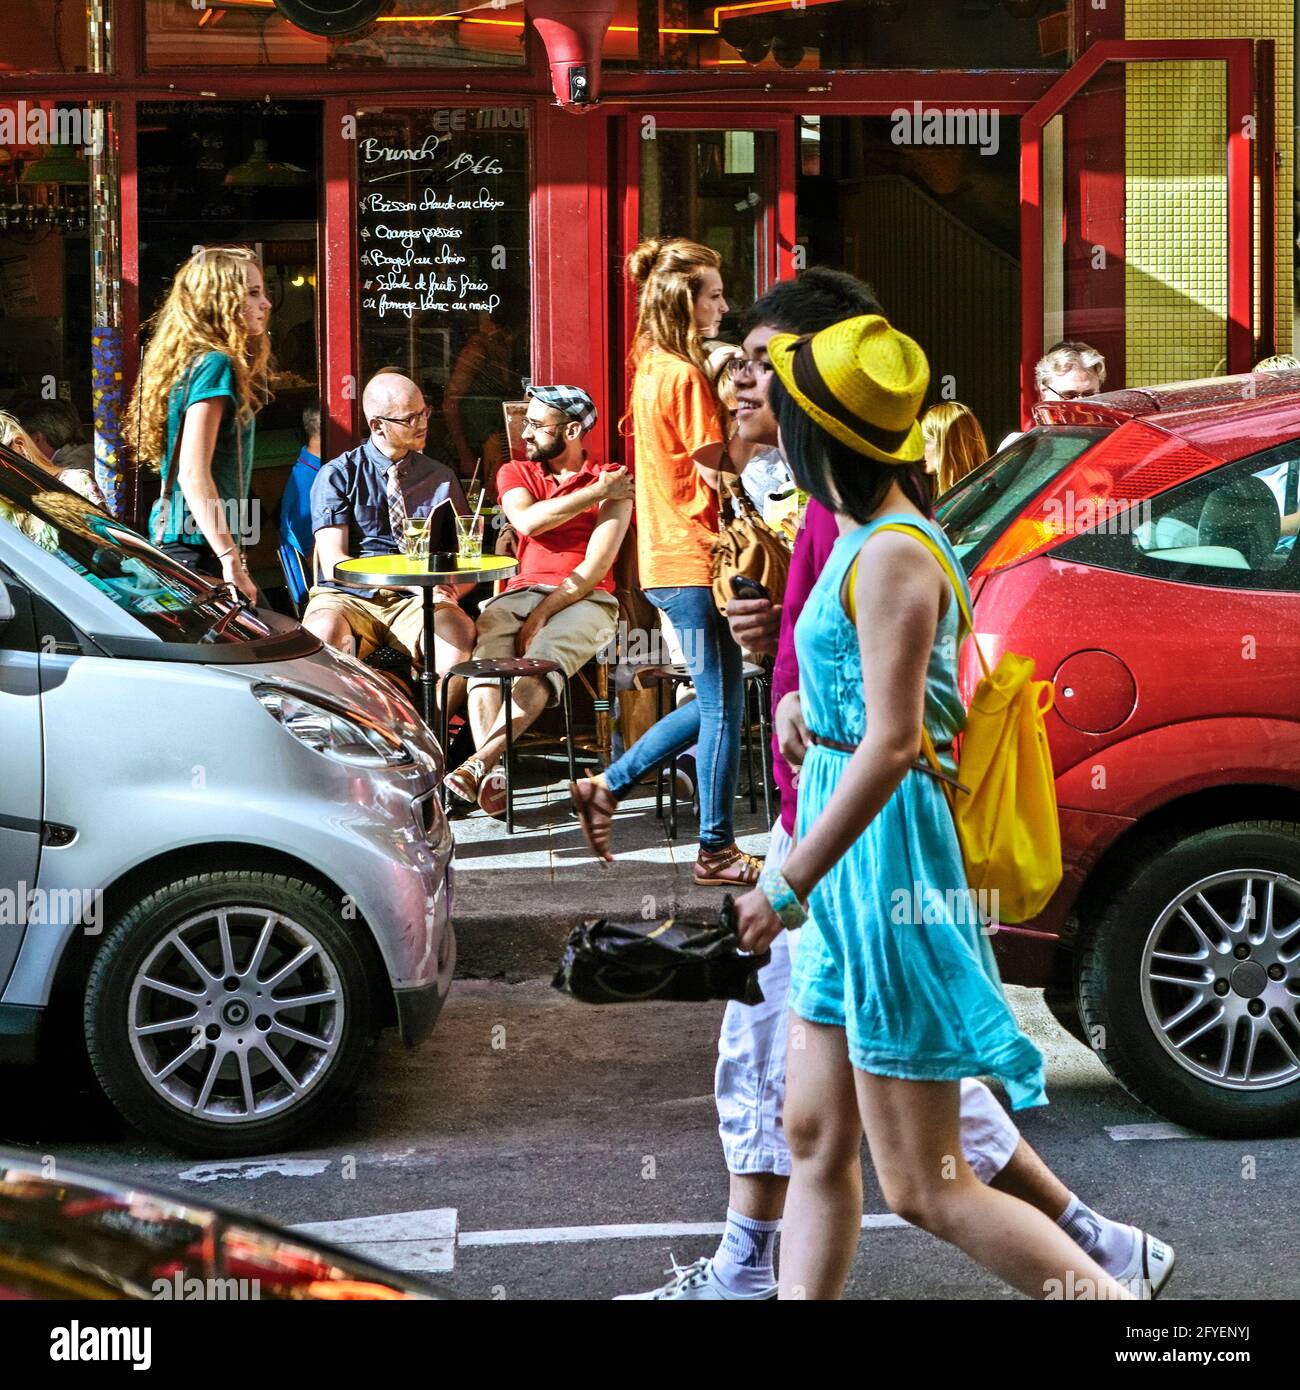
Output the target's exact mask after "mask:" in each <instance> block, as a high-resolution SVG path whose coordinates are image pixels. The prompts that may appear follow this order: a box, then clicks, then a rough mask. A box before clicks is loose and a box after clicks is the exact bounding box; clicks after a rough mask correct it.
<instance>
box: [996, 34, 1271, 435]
mask: <svg viewBox="0 0 1300 1390" xmlns="http://www.w3.org/2000/svg"><path fill="white" fill-rule="evenodd" d="M1207 59H1208V60H1219V61H1221V62H1223V63H1225V64H1226V67H1227V129H1226V130H1225V132H1224V138H1225V140H1226V141H1227V155H1228V158H1227V169H1228V371H1229V372H1242V371H1249V370H1250V367H1251V365H1252V362H1253V357H1252V353H1253V350H1254V346H1255V334H1254V324H1253V320H1254V218H1253V199H1252V188H1251V178H1252V168H1251V145H1252V141H1251V138H1250V133H1249V132H1250V129H1251V122H1252V121H1253V119H1254V116H1255V110H1254V85H1255V84H1254V77H1255V51H1254V44H1253V41H1252V40H1250V39H1135V40H1126V39H1100V40H1098V42H1096V43H1094V44H1093V45H1092V47H1091V48H1090V49H1089V50H1088V51H1087V53H1085V54H1084V56H1083V57H1082V58H1080V59H1079V61H1078V62H1077V63H1075V64H1074V65H1073V67H1071V68H1070V69H1069V71H1067V72H1066V73H1065V74H1064V75H1063V76H1062V77H1061V78H1059V79H1058V80H1057V81H1056V82H1054V83H1053V84H1052V86H1051V88H1050V89H1049V90H1048V91H1047V92H1046V93H1045V94H1044V95H1043V96H1042V97H1041V98H1040V99H1039V100H1038V101H1037V102H1035V103H1034V105H1033V106H1032V107H1031V108H1030V109H1029V111H1028V112H1027V113H1026V114H1025V115H1024V116H1023V117H1022V118H1021V121H1020V266H1021V295H1020V305H1021V354H1022V355H1021V363H1020V405H1021V415H1022V418H1023V420H1024V421H1025V422H1028V421H1029V418H1030V409H1031V407H1032V406H1033V403H1034V399H1035V394H1036V393H1035V386H1034V366H1035V364H1036V362H1037V360H1038V357H1039V356H1040V348H1041V347H1042V346H1045V344H1040V341H1039V340H1040V339H1041V337H1042V332H1043V274H1042V266H1043V246H1044V242H1045V237H1044V228H1043V141H1042V137H1043V130H1044V127H1045V126H1046V125H1047V122H1048V121H1049V120H1051V119H1052V117H1054V116H1056V115H1057V114H1058V113H1059V112H1061V111H1062V110H1064V108H1065V106H1066V105H1067V103H1068V102H1069V101H1070V100H1071V99H1072V98H1073V97H1075V96H1077V95H1078V94H1079V93H1080V92H1081V91H1082V90H1083V88H1084V87H1085V86H1086V85H1087V84H1088V83H1089V82H1090V81H1091V80H1092V79H1093V78H1094V77H1095V76H1096V75H1097V74H1098V73H1099V72H1100V71H1101V69H1102V68H1103V66H1105V64H1107V63H1135V62H1162V61H1163V62H1187V61H1191V60H1201V61H1205V60H1207ZM1264 177H1265V173H1264V171H1263V170H1262V169H1261V179H1264ZM1271 177H1272V175H1271V170H1270V171H1268V174H1267V179H1268V180H1271ZM1262 202H1263V206H1264V207H1266V208H1267V207H1268V206H1269V202H1270V200H1268V199H1263V198H1262ZM1275 234H1276V231H1275V229H1274V228H1272V227H1266V228H1265V236H1266V237H1267V236H1271V235H1275ZM1266 293H1267V294H1268V295H1269V299H1268V300H1267V301H1266V302H1267V303H1270V304H1271V295H1272V287H1271V286H1269V287H1266Z"/></svg>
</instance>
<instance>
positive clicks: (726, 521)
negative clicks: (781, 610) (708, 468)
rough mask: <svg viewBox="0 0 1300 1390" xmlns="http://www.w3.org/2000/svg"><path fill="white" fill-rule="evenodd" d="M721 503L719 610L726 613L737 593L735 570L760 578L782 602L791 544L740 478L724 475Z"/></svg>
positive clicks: (716, 565)
mask: <svg viewBox="0 0 1300 1390" xmlns="http://www.w3.org/2000/svg"><path fill="white" fill-rule="evenodd" d="M733 498H734V499H735V506H733V505H732V501H731V499H733ZM718 503H719V509H720V522H719V530H718V538H717V540H716V541H714V543H713V599H714V602H715V603H716V604H717V605H718V611H719V612H721V613H726V611H727V604H728V603H729V602H730V601H731V600H732V599H733V598H734V597H735V595H734V594H733V593H732V591H731V576H732V575H733V574H743V575H744V576H745V578H746V579H754V580H757V581H758V583H760V584H761V585H762V586H763V587H764V588H765V589H766V590H767V592H768V596H769V597H770V598H771V600H772V602H773V603H780V602H781V600H782V598H783V597H784V595H785V584H786V580H787V579H788V578H789V575H790V547H789V546H788V545H787V544H786V542H785V540H784V538H783V537H782V536H781V535H779V534H778V533H777V532H776V531H773V530H772V528H771V527H770V526H768V524H767V523H766V522H765V521H764V520H763V518H762V517H761V516H759V514H758V510H757V509H756V508H755V506H754V504H753V503H752V502H751V501H750V500H749V494H748V493H746V491H745V488H744V485H743V484H742V483H741V481H740V479H739V478H737V477H733V476H731V475H729V474H725V473H724V474H723V475H722V477H721V478H720V479H719V481H718Z"/></svg>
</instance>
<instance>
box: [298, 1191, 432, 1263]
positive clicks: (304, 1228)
mask: <svg viewBox="0 0 1300 1390" xmlns="http://www.w3.org/2000/svg"><path fill="white" fill-rule="evenodd" d="M289 1229H290V1230H291V1231H294V1232H296V1233H297V1234H299V1235H304V1236H314V1237H316V1238H317V1239H319V1240H324V1241H328V1242H329V1243H330V1244H331V1245H338V1246H341V1247H343V1248H344V1249H346V1250H347V1251H348V1252H349V1253H350V1254H355V1255H360V1256H363V1257H364V1258H365V1259H368V1260H374V1261H375V1262H376V1264H381V1265H385V1266H387V1267H388V1268H389V1269H400V1270H404V1271H406V1272H407V1273H416V1272H421V1273H426V1274H450V1273H451V1271H452V1270H453V1269H454V1268H455V1265H456V1208H455V1207H429V1208H426V1209H425V1210H423V1211H399V1212H392V1213H390V1214H389V1215H387V1216H354V1217H349V1218H346V1219H344V1220H341V1221H307V1222H302V1223H300V1224H299V1225H296V1226H290V1227H289Z"/></svg>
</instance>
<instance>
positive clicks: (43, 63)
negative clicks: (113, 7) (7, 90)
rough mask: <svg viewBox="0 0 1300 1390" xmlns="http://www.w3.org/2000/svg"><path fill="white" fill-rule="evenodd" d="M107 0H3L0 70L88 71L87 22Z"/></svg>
mask: <svg viewBox="0 0 1300 1390" xmlns="http://www.w3.org/2000/svg"><path fill="white" fill-rule="evenodd" d="M108 7H109V6H108V0H96V3H89V4H88V3H87V0H6V4H5V7H4V42H3V44H0V74H3V75H6V76H8V75H9V74H12V73H63V72H89V71H90V70H91V69H92V68H95V67H97V66H98V64H96V63H95V62H94V61H92V55H91V52H90V48H91V45H90V41H89V34H90V25H91V24H92V23H94V22H95V19H96V17H97V13H98V14H103V13H104V12H105V11H106V10H107V9H108Z"/></svg>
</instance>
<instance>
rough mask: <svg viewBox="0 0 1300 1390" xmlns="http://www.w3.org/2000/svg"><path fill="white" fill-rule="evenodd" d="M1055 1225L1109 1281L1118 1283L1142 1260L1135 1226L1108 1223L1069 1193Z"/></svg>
mask: <svg viewBox="0 0 1300 1390" xmlns="http://www.w3.org/2000/svg"><path fill="white" fill-rule="evenodd" d="M1056 1224H1057V1225H1058V1226H1059V1227H1060V1228H1061V1229H1062V1230H1063V1231H1064V1232H1065V1233H1066V1235H1068V1236H1069V1237H1070V1239H1071V1240H1072V1241H1074V1243H1075V1244H1076V1245H1077V1246H1078V1247H1079V1249H1080V1250H1082V1251H1083V1253H1084V1254H1085V1255H1091V1256H1092V1258H1093V1259H1094V1260H1096V1261H1097V1263H1098V1264H1099V1265H1100V1266H1101V1267H1102V1269H1104V1270H1105V1271H1106V1273H1107V1274H1109V1275H1110V1276H1111V1278H1113V1279H1120V1278H1124V1277H1126V1276H1129V1275H1132V1274H1134V1273H1135V1272H1136V1267H1137V1262H1138V1260H1140V1259H1141V1257H1142V1232H1141V1231H1139V1230H1138V1229H1137V1227H1136V1226H1125V1225H1124V1224H1123V1223H1122V1222H1120V1221H1111V1220H1110V1219H1109V1218H1108V1217H1105V1216H1102V1214H1101V1213H1100V1212H1097V1211H1093V1209H1092V1208H1091V1207H1089V1206H1085V1205H1084V1204H1083V1203H1082V1202H1081V1201H1080V1200H1079V1199H1078V1198H1077V1197H1076V1196H1075V1195H1074V1193H1073V1192H1072V1193H1070V1202H1069V1205H1068V1206H1067V1207H1066V1208H1065V1210H1064V1211H1063V1212H1062V1213H1061V1215H1060V1216H1058V1217H1057V1219H1056Z"/></svg>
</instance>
